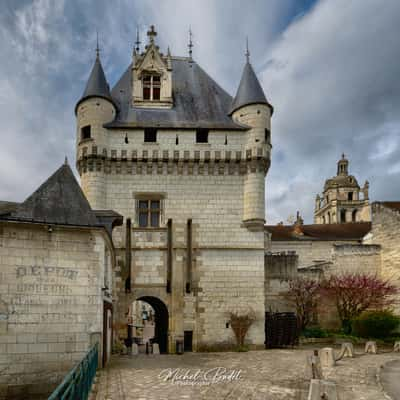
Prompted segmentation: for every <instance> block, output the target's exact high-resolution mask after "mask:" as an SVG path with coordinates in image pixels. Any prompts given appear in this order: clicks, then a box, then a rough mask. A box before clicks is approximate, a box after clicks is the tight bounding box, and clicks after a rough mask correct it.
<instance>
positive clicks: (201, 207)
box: [76, 28, 272, 352]
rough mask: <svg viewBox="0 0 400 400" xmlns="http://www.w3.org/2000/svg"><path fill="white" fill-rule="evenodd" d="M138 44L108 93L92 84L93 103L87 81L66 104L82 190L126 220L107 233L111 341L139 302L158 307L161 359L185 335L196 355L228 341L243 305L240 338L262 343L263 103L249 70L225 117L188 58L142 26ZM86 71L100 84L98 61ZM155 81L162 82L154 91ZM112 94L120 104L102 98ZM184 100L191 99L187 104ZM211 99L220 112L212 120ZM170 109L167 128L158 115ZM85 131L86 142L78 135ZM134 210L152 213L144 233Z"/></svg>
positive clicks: (266, 118)
mask: <svg viewBox="0 0 400 400" xmlns="http://www.w3.org/2000/svg"><path fill="white" fill-rule="evenodd" d="M149 38H150V41H149V44H148V46H146V49H145V51H144V52H143V53H140V52H139V51H138V50H137V49H136V50H135V52H134V56H133V61H132V65H131V66H130V67H129V68H128V70H127V71H128V72H126V73H125V75H124V76H123V77H122V78H121V80H120V81H119V82H118V83H117V85H116V87H115V88H114V89H113V90H112V91H111V93H108V92H107V88H106V85H103V89H104V90H103V89H102V88H101V87H100V86H99V87H98V90H99V93H100V89H102V90H103V92H101V95H100V94H99V95H96V94H95V93H93V91H92V89H90V90H89V89H88V88H90V84H88V88H87V89H86V92H85V94H84V96H83V97H82V99H81V100H80V101H79V102H78V104H77V107H76V115H77V169H78V171H79V174H80V176H81V183H82V189H83V191H84V193H85V195H86V197H87V199H88V200H89V202H90V204H91V206H92V208H93V209H98V208H100V209H112V210H115V211H117V212H118V213H120V214H121V215H123V216H124V219H125V221H128V220H129V221H131V222H130V225H127V224H125V225H124V226H122V227H119V228H116V229H115V230H114V231H113V242H114V245H115V247H116V251H117V267H116V269H115V270H114V290H115V298H114V300H115V302H114V304H115V309H116V314H115V320H114V325H115V336H116V337H119V338H121V339H124V338H126V337H127V335H129V332H128V331H127V312H128V310H129V308H130V307H131V304H132V302H133V301H135V300H137V299H143V298H146V299H147V300H148V301H149V302H150V304H151V302H154V304H155V305H156V306H157V304H159V302H160V301H161V302H162V303H163V304H164V305H165V307H166V310H167V312H168V348H169V349H168V350H169V351H170V352H174V351H175V344H176V341H177V340H183V338H184V335H185V332H191V335H192V344H193V349H195V350H196V349H197V348H199V347H201V346H211V345H214V344H216V343H227V342H230V343H231V342H232V341H233V333H232V330H231V329H230V328H229V325H227V321H228V318H229V315H228V314H229V312H231V311H235V312H237V311H238V312H242V313H245V312H247V311H248V310H249V308H252V309H253V310H254V311H255V313H256V315H257V322H256V323H255V324H254V325H253V326H252V328H251V330H250V332H249V335H248V341H249V343H250V344H253V345H262V344H263V343H264V290H265V288H264V229H263V227H264V223H265V197H264V193H265V175H266V173H267V171H268V169H269V164H270V152H271V143H270V130H271V127H270V119H271V115H272V107H271V106H270V105H269V104H268V102H267V101H266V99H265V96H264V94H263V93H262V89H261V87H260V85H259V83H258V81H257V78H256V76H255V74H254V71H253V70H252V68H251V66H250V64H249V63H247V64H246V67H245V72H244V74H243V77H242V82H241V85H244V86H246V85H247V86H251V90H253V91H254V90H255V92H256V93H255V94H252V93H250V95H251V96H250V97H249V91H248V90H247V89H246V87H243V88H242V86H241V87H240V88H239V90H238V95H237V98H236V100H235V102H234V103H233V104H234V109H233V110H230V109H229V107H230V104H231V103H232V99H231V98H229V97H227V94H226V93H225V92H222V90H221V89H220V88H218V87H217V84H216V83H215V82H213V81H212V80H211V78H209V77H208V76H207V75H206V74H205V73H204V71H202V70H201V69H200V67H199V66H197V64H196V63H195V62H194V61H193V60H192V59H191V58H183V57H173V56H171V54H169V53H168V54H167V55H166V56H165V55H163V54H162V53H161V52H160V50H159V48H158V47H157V46H156V45H155V42H154V38H155V32H154V29H153V28H152V29H151V30H150V31H149ZM95 68H97V70H96V69H94V72H93V71H92V74H93V73H98V74H99V76H100V81H104V82H105V77H104V73H103V72H102V70H100V68H101V65H100V61H99V59H97V60H96V64H95ZM96 71H97V72H96ZM186 76H188V78H185V77H186ZM185 79H187V81H186V83H185V84H183V83H182V82H181V81H183V80H185ZM90 82H91V79H89V83H90ZM154 82H156V83H157V85H161V88H160V93H159V94H158V93H157V91H156V90H157V88H158V86H157V85H154ZM243 82H244V83H243ZM132 85H133V86H132ZM146 85H147V86H148V92H145V87H146ZM88 90H89V91H88ZM193 90H195V91H196V92H190V91H193ZM171 91H172V92H173V94H174V96H171ZM185 91H189V92H185ZM121 93H123V95H121V96H125V97H123V101H124V105H122V104H121V101H122V100H121V101H120V102H118V100H115V101H113V100H112V99H111V97H112V96H114V94H115V95H116V96H117V95H118V96H120V94H121ZM149 93H150V94H151V95H149ZM243 93H244V94H245V95H243ZM146 96H150V98H147V99H146ZM154 96H155V97H154ZM157 96H159V98H158V97H157ZM180 96H183V98H184V103H180ZM198 96H200V97H198ZM254 96H255V97H254ZM190 97H192V98H194V97H198V98H197V100H196V103H195V104H194V103H193V104H192V102H191V101H190V99H189V98H190ZM113 98H114V97H113ZM121 99H122V98H121ZM227 99H228V100H229V101H228V102H227V101H226V100H227ZM203 102H204V106H202V107H204V108H205V107H209V105H210V104H211V105H212V104H214V105H215V108H214V109H211V110H209V111H207V113H206V114H204V115H205V118H206V119H205V120H202V119H201V118H199V117H197V119H194V120H192V119H191V118H192V116H191V114H194V113H197V114H200V113H202V112H203V109H202V108H201V106H200V103H203ZM222 103H226V104H227V107H226V108H224V109H223V110H222V111H223V113H222V114H221V111H219V109H217V108H218V107H219V108H220V107H221V105H220V104H222ZM191 107H192V109H191ZM196 107H197V108H196ZM224 107H225V106H224ZM181 108H182V109H183V111H182V115H181V117H180V119H179V120H178V121H177V120H176V119H175V117H174V119H172V120H171V119H168V118H169V117H168V116H169V115H175V114H173V113H179V112H180V109H181ZM160 110H162V114H160V112H161V111H160ZM230 113H231V115H230ZM219 114H221V115H219ZM132 115H135V117H134V118H133V117H131V116H132ZM122 118H125V120H124V121H123V122H122V120H121V119H122ZM129 118H131V119H129ZM140 118H142V119H143V121H140ZM163 118H167V119H168V120H163ZM87 126H90V137H84V136H83V133H84V132H85V127H87ZM201 134H203V135H205V136H203V138H202V139H199V135H201ZM148 135H150V136H148ZM143 204H145V205H144V207H146V204H148V205H149V207H150V204H151V207H153V204H154V205H156V207H157V209H158V208H159V210H158V211H157V215H156V216H154V218H155V220H154V221H153V222H154V224H153V222H151V224H152V225H153V226H143V221H142V222H141V220H140V218H141V215H143V209H142V208H141V207H142V206H143ZM149 212H150V211H149ZM149 215H150V214H149ZM144 218H146V217H144ZM149 218H153V217H149ZM127 249H128V250H127ZM160 307H161V306H160ZM161 308H162V307H161ZM156 313H157V311H156ZM156 325H157V322H156ZM227 326H228V328H227ZM156 330H157V329H156Z"/></svg>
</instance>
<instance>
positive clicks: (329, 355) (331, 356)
mask: <svg viewBox="0 0 400 400" xmlns="http://www.w3.org/2000/svg"><path fill="white" fill-rule="evenodd" d="M319 358H320V360H321V366H322V367H325V368H332V367H334V366H335V365H336V361H335V353H334V351H333V348H332V347H324V348H323V349H321V350H320V351H319Z"/></svg>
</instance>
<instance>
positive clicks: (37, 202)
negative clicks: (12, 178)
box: [0, 164, 100, 226]
mask: <svg viewBox="0 0 400 400" xmlns="http://www.w3.org/2000/svg"><path fill="white" fill-rule="evenodd" d="M0 219H3V220H12V221H21V222H37V223H47V224H61V225H74V226H100V224H99V221H98V220H97V218H96V215H95V213H94V211H93V210H92V209H91V207H90V205H89V202H88V201H87V199H86V197H85V195H84V194H83V192H82V189H81V188H80V186H79V184H78V182H77V181H76V179H75V176H74V174H73V172H72V170H71V168H70V166H69V165H68V164H63V165H62V166H61V167H60V168H59V169H58V170H57V171H56V172H55V173H54V174H53V175H52V176H50V178H48V179H47V181H46V182H44V183H43V184H42V185H41V186H40V187H39V188H38V189H37V190H36V191H35V192H34V193H33V194H32V195H31V196H29V197H28V198H27V199H26V200H25V201H24V202H23V203H21V204H19V205H18V206H17V207H16V209H15V210H14V211H12V212H11V213H9V214H7V215H2V216H0Z"/></svg>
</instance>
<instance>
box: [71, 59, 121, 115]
mask: <svg viewBox="0 0 400 400" xmlns="http://www.w3.org/2000/svg"><path fill="white" fill-rule="evenodd" d="M90 97H101V98H104V99H107V100H110V101H111V102H112V103H113V104H114V101H113V99H112V97H111V94H110V88H109V86H108V83H107V80H106V76H105V74H104V70H103V67H102V65H101V61H100V57H99V54H98V53H97V56H96V61H95V62H94V65H93V68H92V72H91V73H90V76H89V79H88V82H87V84H86V88H85V90H84V92H83V94H82V97H81V98H80V100H79V101H78V102H77V104H76V106H75V111H76V110H77V108H78V106H79V104H80V103H81V102H82V101H84V100H86V99H88V98H90Z"/></svg>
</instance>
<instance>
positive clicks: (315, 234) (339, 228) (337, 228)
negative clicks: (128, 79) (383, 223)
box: [265, 222, 371, 241]
mask: <svg viewBox="0 0 400 400" xmlns="http://www.w3.org/2000/svg"><path fill="white" fill-rule="evenodd" d="M265 230H266V231H268V232H269V233H271V234H272V237H271V240H272V241H291V240H294V241H295V240H361V239H362V238H363V237H364V236H365V235H366V234H367V233H368V232H369V231H370V230H371V223H370V222H355V223H346V224H311V225H296V226H294V225H266V226H265Z"/></svg>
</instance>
